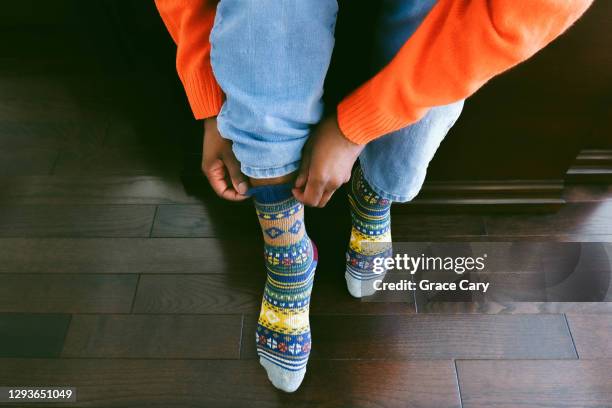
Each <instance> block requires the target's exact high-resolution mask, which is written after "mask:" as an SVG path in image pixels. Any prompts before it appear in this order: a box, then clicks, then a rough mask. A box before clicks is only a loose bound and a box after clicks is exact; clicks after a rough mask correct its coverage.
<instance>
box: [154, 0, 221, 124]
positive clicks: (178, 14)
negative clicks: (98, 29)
mask: <svg viewBox="0 0 612 408" xmlns="http://www.w3.org/2000/svg"><path fill="white" fill-rule="evenodd" d="M217 3H218V1H215V0H155V5H156V6H157V10H158V11H159V14H160V15H161V17H162V20H163V21H164V24H165V25H166V28H167V29H168V31H169V32H170V35H171V36H172V39H173V40H174V42H175V43H176V45H177V51H176V70H177V72H178V75H179V78H180V79H181V82H182V83H183V87H184V88H185V92H186V93H187V99H188V100H189V105H190V106H191V110H192V111H193V114H194V116H195V117H196V119H203V118H207V117H210V116H215V115H217V114H218V113H219V110H221V105H222V104H223V92H222V91H221V88H220V87H219V84H218V83H217V81H216V80H215V76H214V75H213V71H212V67H211V65H210V41H209V39H208V37H209V36H210V32H211V30H212V27H213V23H214V19H215V10H216V7H217Z"/></svg>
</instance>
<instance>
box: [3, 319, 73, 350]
mask: <svg viewBox="0 0 612 408" xmlns="http://www.w3.org/2000/svg"><path fill="white" fill-rule="evenodd" d="M69 322H70V315H67V314H22V313H16V314H13V313H11V314H5V313H3V314H0V357H59V355H60V353H61V351H62V347H63V345H64V338H65V337H66V331H67V330H68V323H69Z"/></svg>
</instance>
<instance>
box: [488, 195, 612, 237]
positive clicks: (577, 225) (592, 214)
mask: <svg viewBox="0 0 612 408" xmlns="http://www.w3.org/2000/svg"><path fill="white" fill-rule="evenodd" d="M485 222H486V226H487V232H488V233H489V235H504V236H516V235H531V236H535V235H538V236H550V235H575V236H581V235H583V234H584V235H600V234H601V235H610V231H612V202H609V201H603V202H600V203H569V204H567V205H565V206H564V207H563V208H562V209H561V210H560V211H559V212H558V213H556V214H550V215H539V216H534V215H532V216H518V215H505V216H502V215H499V216H487V217H485Z"/></svg>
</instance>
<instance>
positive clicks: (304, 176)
mask: <svg viewBox="0 0 612 408" xmlns="http://www.w3.org/2000/svg"><path fill="white" fill-rule="evenodd" d="M309 169H310V153H309V152H304V154H303V155H302V162H301V163H300V172H299V174H298V176H297V178H296V179H295V187H296V188H299V189H303V188H304V186H305V185H306V182H307V181H308V171H309Z"/></svg>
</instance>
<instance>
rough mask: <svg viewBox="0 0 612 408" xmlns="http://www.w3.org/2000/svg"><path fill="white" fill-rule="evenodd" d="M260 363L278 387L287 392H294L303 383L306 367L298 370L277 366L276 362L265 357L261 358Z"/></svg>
mask: <svg viewBox="0 0 612 408" xmlns="http://www.w3.org/2000/svg"><path fill="white" fill-rule="evenodd" d="M259 364H261V365H262V366H263V368H265V369H266V372H267V373H268V379H269V380H270V382H271V383H272V385H274V386H275V387H276V388H278V389H279V390H281V391H285V392H294V391H295V390H297V389H298V388H299V387H300V384H302V380H303V379H304V375H306V368H302V369H301V370H298V371H289V370H285V369H284V368H281V367H279V366H277V365H276V364H274V363H272V362H270V361H268V360H266V359H265V358H263V357H260V358H259Z"/></svg>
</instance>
